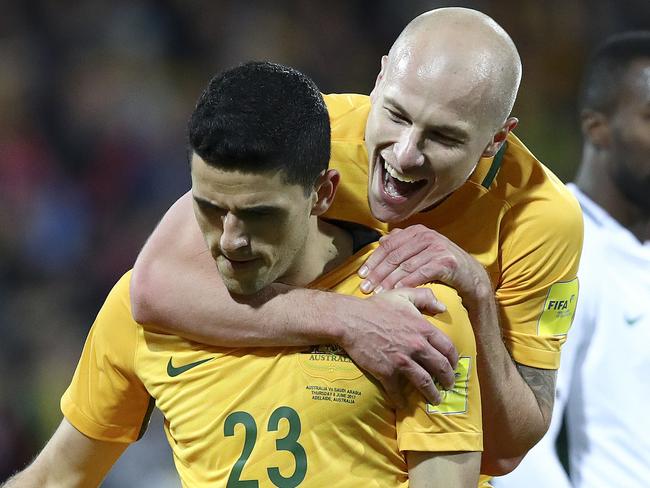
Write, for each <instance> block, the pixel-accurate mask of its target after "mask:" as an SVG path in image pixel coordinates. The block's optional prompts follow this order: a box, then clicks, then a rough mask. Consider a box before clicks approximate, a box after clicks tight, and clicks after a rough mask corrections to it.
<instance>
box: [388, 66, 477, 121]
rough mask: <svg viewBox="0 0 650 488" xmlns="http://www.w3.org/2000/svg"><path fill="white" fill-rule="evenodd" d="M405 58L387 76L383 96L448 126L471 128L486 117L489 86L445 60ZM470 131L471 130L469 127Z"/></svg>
mask: <svg viewBox="0 0 650 488" xmlns="http://www.w3.org/2000/svg"><path fill="white" fill-rule="evenodd" d="M418 58H419V57H418V56H417V55H413V56H411V55H406V56H402V57H400V58H398V59H396V60H394V61H393V62H392V63H390V67H389V69H388V70H387V73H386V80H385V85H384V87H383V96H384V98H385V99H387V101H389V102H390V101H393V102H396V103H397V104H399V105H400V106H401V107H402V108H404V109H405V110H407V111H408V112H409V115H411V116H413V117H418V116H422V117H425V118H427V119H431V120H438V119H440V121H441V122H442V121H444V122H445V123H450V122H452V123H454V122H455V123H457V124H472V123H474V122H475V121H476V120H477V119H478V118H479V117H480V116H482V115H483V112H484V110H483V109H484V106H485V103H484V101H485V98H486V93H487V91H488V88H489V87H488V83H487V82H486V80H485V79H484V78H483V77H482V76H478V75H477V73H476V71H475V70H469V69H467V67H466V66H464V65H463V64H459V63H455V62H454V61H453V60H451V59H449V57H446V56H440V57H434V58H430V59H427V60H424V59H418ZM468 128H469V127H468Z"/></svg>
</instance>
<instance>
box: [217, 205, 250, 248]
mask: <svg viewBox="0 0 650 488" xmlns="http://www.w3.org/2000/svg"><path fill="white" fill-rule="evenodd" d="M221 222H222V225H223V232H222V233H221V239H220V240H219V245H220V246H221V250H222V251H224V252H225V253H226V254H228V253H233V252H235V251H238V250H239V249H241V248H243V247H246V246H248V244H249V238H248V235H247V234H246V230H245V228H244V223H243V222H242V221H241V220H240V219H238V218H237V216H236V215H233V214H232V213H231V212H228V213H226V215H224V216H223V217H222V218H221Z"/></svg>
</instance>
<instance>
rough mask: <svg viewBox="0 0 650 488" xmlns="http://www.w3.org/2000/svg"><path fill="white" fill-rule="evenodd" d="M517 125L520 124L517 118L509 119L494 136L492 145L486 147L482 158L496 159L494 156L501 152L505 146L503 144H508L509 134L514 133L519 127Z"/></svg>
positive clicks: (491, 141)
mask: <svg viewBox="0 0 650 488" xmlns="http://www.w3.org/2000/svg"><path fill="white" fill-rule="evenodd" d="M517 124H519V119H517V118H516V117H508V119H507V120H506V121H505V122H504V123H503V125H502V126H501V128H500V129H499V130H498V131H496V132H495V134H494V135H493V136H492V140H490V143H489V144H488V145H487V146H486V148H485V150H484V151H483V154H481V157H482V158H491V157H494V155H495V154H496V153H497V152H499V149H501V146H503V143H504V142H506V139H507V138H508V134H510V132H511V131H513V130H514V128H515V127H517Z"/></svg>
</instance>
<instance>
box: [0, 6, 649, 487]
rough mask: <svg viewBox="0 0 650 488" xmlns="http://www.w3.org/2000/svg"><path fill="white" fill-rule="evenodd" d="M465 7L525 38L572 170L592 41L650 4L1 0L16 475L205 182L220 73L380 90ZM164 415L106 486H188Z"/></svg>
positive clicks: (634, 25)
mask: <svg viewBox="0 0 650 488" xmlns="http://www.w3.org/2000/svg"><path fill="white" fill-rule="evenodd" d="M450 5H461V6H467V7H473V8H477V9H479V10H482V11H484V12H486V13H488V14H489V15H491V16H492V17H494V18H495V20H497V21H498V22H499V23H500V24H501V25H502V26H503V27H504V28H505V29H506V30H507V31H508V32H509V33H510V34H511V36H512V37H513V39H514V40H515V43H516V44H517V46H518V48H519V50H520V53H521V56H522V59H523V63H524V78H523V82H522V88H521V90H520V94H519V98H518V101H517V105H516V107H515V110H514V114H515V115H516V116H518V117H519V119H520V125H519V127H518V129H517V131H516V132H517V134H518V135H519V136H520V137H521V138H522V139H523V140H524V141H525V142H526V144H527V145H528V146H529V148H531V150H532V151H533V152H534V153H535V154H536V155H537V156H538V157H539V158H540V159H541V160H542V161H544V162H545V163H546V164H547V165H548V166H549V167H551V168H552V169H553V170H554V171H555V172H556V173H557V174H558V175H559V176H560V177H561V178H562V179H563V180H564V181H568V180H570V179H571V177H572V176H573V174H574V172H575V168H576V165H577V163H578V159H579V154H580V135H579V130H578V122H577V117H576V115H575V97H576V93H577V86H578V82H579V78H580V74H581V71H582V67H583V65H584V62H585V58H586V55H587V53H588V52H589V50H590V49H591V48H592V47H593V46H594V45H595V44H596V43H597V42H599V41H600V40H602V39H603V38H604V37H606V36H607V35H609V34H612V33H615V32H619V31H622V30H627V29H640V28H645V29H650V1H649V0H570V1H566V0H547V1H544V2H541V1H538V0H519V1H514V0H485V1H474V2H451V3H450V2H438V1H423V0H412V1H407V0H404V1H397V0H393V1H390V0H363V1H350V0H348V1H345V0H330V1H327V2H316V1H309V0H275V1H271V0H267V1H264V0H261V1H247V2H244V1H236V0H212V1H208V0H201V1H193V2H183V1H180V0H160V1H154V0H149V1H145V0H142V1H126V0H111V1H108V0H84V1H81V2H77V1H70V0H41V1H30V0H26V1H22V2H18V1H13V2H11V1H0V12H2V14H1V15H0V332H1V336H0V371H1V374H0V480H3V479H5V478H6V477H7V476H8V475H9V474H10V473H11V472H13V471H14V470H16V469H17V468H19V467H21V466H23V465H24V464H25V463H26V462H27V461H28V460H30V459H31V458H32V457H33V456H34V455H35V453H36V452H37V451H38V449H39V448H40V447H41V446H42V444H43V443H44V441H45V440H46V439H47V438H49V436H50V435H51V433H52V431H53V429H54V428H55V426H56V425H57V424H58V423H59V421H60V418H61V414H60V411H59V408H58V401H59V397H60V395H61V394H62V392H63V390H64V389H65V387H66V385H67V383H68V381H69V379H70V377H71V374H72V371H73V369H74V366H75V364H76V361H77V359H78V356H79V353H80V350H81V347H82V344H83V340H84V337H85V334H86V331H87V330H88V327H89V326H90V324H91V323H92V320H93V317H94V315H95V313H96V311H97V310H98V308H99V306H100V305H101V302H102V299H103V297H104V296H105V295H106V293H107V292H108V290H109V289H110V288H111V286H112V284H113V283H114V282H115V281H116V280H117V278H118V277H119V276H120V275H121V274H122V273H123V272H124V271H125V270H127V269H128V268H129V267H130V265H131V264H132V263H133V261H134V259H135V257H136V255H137V252H138V250H139V249H140V247H141V246H142V245H143V243H144V241H145V239H146V237H147V236H148V235H149V233H150V232H151V231H152V230H153V228H154V226H155V224H156V222H157V220H158V219H159V218H160V216H161V215H162V214H163V212H164V210H165V209H166V208H167V207H168V206H169V205H170V204H171V203H172V202H173V201H174V200H175V199H176V198H177V197H178V196H179V195H180V194H182V193H183V192H184V191H186V190H187V189H188V188H189V174H188V168H187V165H186V161H185V149H184V147H185V141H184V136H185V122H186V119H187V117H188V115H189V113H190V111H191V108H192V107H193V104H194V101H195V99H196V97H197V96H198V94H199V93H200V90H201V89H202V87H203V86H204V84H205V83H206V82H207V80H208V79H209V77H210V76H211V75H212V74H213V73H215V72H216V71H218V70H220V69H223V68H225V67H228V66H231V65H233V64H237V63H239V62H242V61H246V60H249V59H269V60H273V61H277V62H281V63H285V64H289V65H292V66H295V67H297V68H298V69H300V70H302V71H304V72H305V73H307V74H308V75H310V76H311V77H312V78H313V79H314V80H315V81H316V83H317V84H318V85H319V87H320V88H321V90H322V91H324V92H360V93H368V92H369V90H370V89H371V88H372V84H373V82H374V79H375V76H376V73H377V71H378V68H379V59H380V57H381V55H382V54H384V53H385V52H387V50H388V48H389V47H390V44H391V42H392V40H394V38H395V37H396V36H397V34H398V33H399V31H400V30H401V29H402V28H403V26H404V25H405V24H406V23H407V22H408V21H409V20H410V19H411V18H413V17H414V16H415V15H417V14H419V13H421V12H423V11H425V10H427V9H430V8H434V7H438V6H450ZM459 35H462V33H459ZM160 422H161V420H160V418H155V419H154V422H153V424H152V426H151V427H150V429H149V432H148V434H147V436H146V438H145V440H143V441H141V442H140V443H138V444H139V445H136V446H135V447H132V448H131V449H129V451H127V454H126V455H125V456H124V457H123V459H122V460H120V462H119V464H118V466H117V467H116V468H115V469H114V471H113V473H112V474H111V475H110V476H109V478H108V480H107V481H106V482H105V483H104V486H106V487H124V486H139V487H158V488H161V487H162V488H164V487H166V486H178V481H177V480H176V477H175V474H174V473H173V472H170V470H172V468H171V461H170V459H169V458H170V456H169V452H168V448H167V447H166V445H165V441H164V439H163V437H164V436H163V435H162V433H161V428H160Z"/></svg>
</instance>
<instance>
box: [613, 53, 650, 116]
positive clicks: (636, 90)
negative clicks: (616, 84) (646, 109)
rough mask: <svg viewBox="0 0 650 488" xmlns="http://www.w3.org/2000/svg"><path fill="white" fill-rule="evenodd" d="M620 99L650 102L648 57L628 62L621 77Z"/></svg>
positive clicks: (642, 102)
mask: <svg viewBox="0 0 650 488" xmlns="http://www.w3.org/2000/svg"><path fill="white" fill-rule="evenodd" d="M620 101H621V102H623V103H626V102H627V103H632V104H643V105H647V104H649V103H650V57H649V58H644V59H640V60H637V61H635V62H633V63H632V64H630V66H629V68H628V70H627V71H626V73H625V77H624V78H623V89H622V90H621V99H620Z"/></svg>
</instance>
